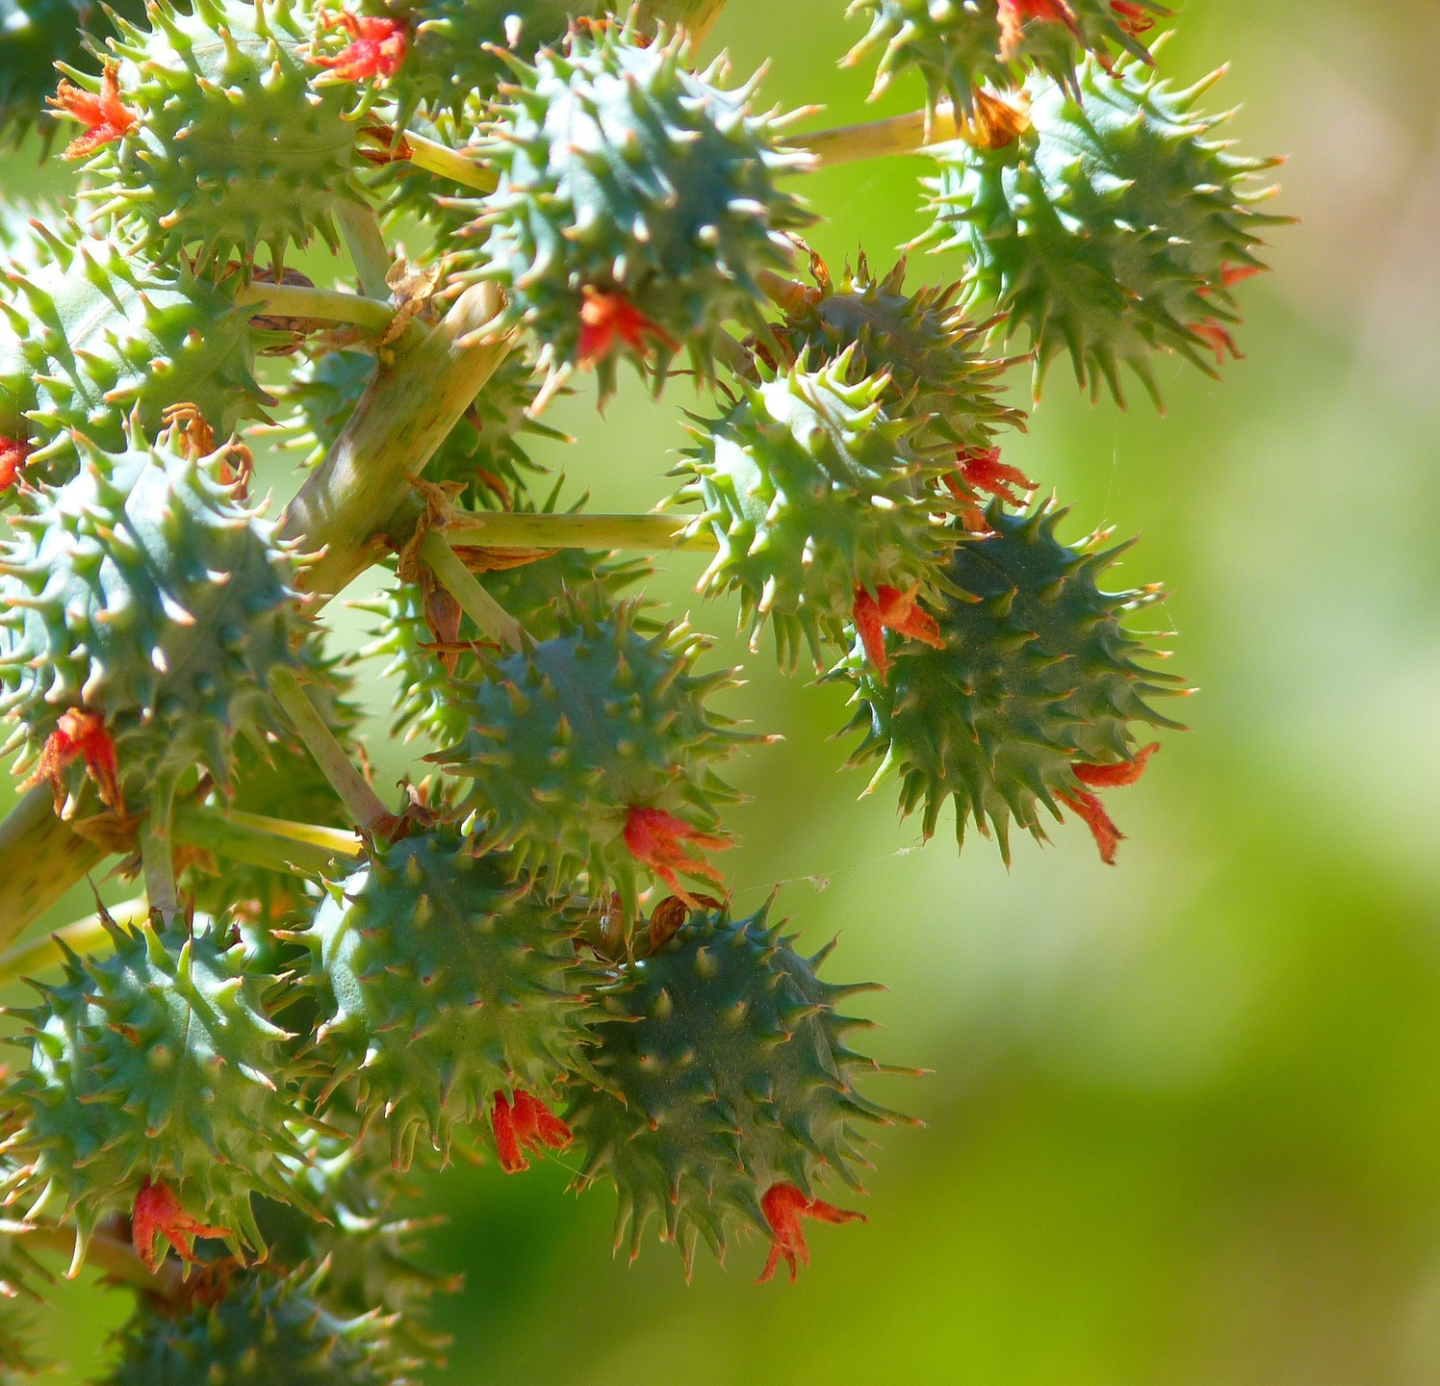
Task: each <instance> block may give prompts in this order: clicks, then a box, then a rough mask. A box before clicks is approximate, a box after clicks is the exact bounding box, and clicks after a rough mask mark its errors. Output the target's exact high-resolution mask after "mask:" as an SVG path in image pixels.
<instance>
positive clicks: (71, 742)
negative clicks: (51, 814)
mask: <svg viewBox="0 0 1440 1386" xmlns="http://www.w3.org/2000/svg"><path fill="white" fill-rule="evenodd" d="M78 758H83V759H84V761H85V769H86V770H87V771H88V772H89V775H90V778H91V779H93V780H94V781H95V783H96V785H97V786H98V788H99V790H100V798H101V799H102V800H103V801H104V802H105V803H106V804H107V805H108V806H109V807H110V808H112V809H114V810H115V811H116V812H117V813H120V812H123V806H122V801H121V798H120V766H119V760H118V758H117V756H116V753H115V742H114V740H113V739H112V738H111V736H110V733H109V732H108V731H106V730H105V723H104V722H103V721H102V720H101V719H100V718H99V717H97V716H96V715H95V714H94V713H93V712H84V711H81V710H80V709H79V708H71V709H70V710H69V711H68V712H64V713H62V714H61V716H60V722H59V725H58V726H57V727H56V728H55V730H54V731H53V732H51V733H50V736H49V737H48V738H47V740H46V742H45V746H44V749H43V750H42V751H41V752H40V763H39V765H37V766H36V767H35V773H34V774H33V775H32V776H31V777H30V778H29V779H28V780H26V782H25V785H24V786H23V787H24V788H29V787H30V786H31V785H34V784H39V783H40V781H41V780H44V781H45V782H46V783H47V784H49V786H50V790H51V792H52V793H53V794H54V795H55V812H56V813H59V812H60V810H61V808H62V807H63V806H64V803H65V781H64V778H63V772H64V770H65V767H66V766H67V765H69V764H71V762H73V761H74V760H76V759H78Z"/></svg>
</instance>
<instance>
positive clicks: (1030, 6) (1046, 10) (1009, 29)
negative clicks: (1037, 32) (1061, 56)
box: [999, 0, 1081, 62]
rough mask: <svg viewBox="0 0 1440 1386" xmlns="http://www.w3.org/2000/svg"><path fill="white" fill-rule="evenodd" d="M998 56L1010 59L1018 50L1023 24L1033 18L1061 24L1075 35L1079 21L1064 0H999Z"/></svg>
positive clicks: (1077, 34) (1078, 32) (1077, 31)
mask: <svg viewBox="0 0 1440 1386" xmlns="http://www.w3.org/2000/svg"><path fill="white" fill-rule="evenodd" d="M999 8H1000V56H1001V57H1002V58H1003V59H1004V60H1005V61H1006V62H1009V61H1010V59H1011V58H1013V57H1014V56H1015V54H1016V53H1017V52H1019V50H1020V44H1021V42H1022V40H1023V39H1024V37H1025V35H1024V33H1023V30H1024V28H1025V25H1026V24H1027V23H1028V22H1029V21H1030V20H1032V19H1038V20H1040V21H1041V22H1042V23H1049V24H1063V25H1064V26H1065V27H1066V28H1067V29H1069V30H1070V32H1071V33H1072V34H1074V35H1075V37H1076V38H1077V39H1078V38H1080V36H1081V35H1080V24H1079V21H1077V20H1076V18H1075V11H1074V10H1072V9H1071V8H1070V6H1069V5H1068V4H1066V3H1065V0H1000V7H999Z"/></svg>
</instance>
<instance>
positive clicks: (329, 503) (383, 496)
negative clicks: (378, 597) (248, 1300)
mask: <svg viewBox="0 0 1440 1386" xmlns="http://www.w3.org/2000/svg"><path fill="white" fill-rule="evenodd" d="M503 307H504V295H503V294H502V293H501V291H500V290H499V289H498V288H497V287H496V286H495V285H493V284H477V285H475V286H474V287H473V288H470V289H467V290H466V291H465V292H464V293H463V294H461V296H460V297H459V299H457V300H456V302H455V305H454V306H453V307H452V308H451V309H450V311H449V312H448V313H447V314H446V315H445V317H444V319H443V320H442V321H441V322H440V323H439V324H438V325H437V326H436V327H435V328H434V329H432V330H431V331H430V332H428V333H426V334H425V336H424V337H423V338H422V339H421V340H419V341H418V342H416V343H415V344H414V345H413V346H409V347H407V348H406V349H404V350H402V351H399V352H397V353H396V356H395V359H394V360H393V361H387V360H386V359H385V358H384V356H383V355H382V358H381V360H380V363H379V365H378V367H377V369H376V372H375V378H374V379H373V380H372V381H371V382H370V385H369V386H368V387H367V388H366V391H365V393H364V394H363V395H362V396H361V398H360V402H359V404H357V405H356V406H355V412H354V413H353V414H352V415H351V416H350V421H349V423H347V424H346V425H345V427H344V429H343V430H342V431H341V433H340V436H339V438H337V439H336V440H335V443H334V445H333V446H332V447H331V449H330V451H329V452H328V453H327V454H326V455H325V460H324V461H323V462H321V463H320V465H319V466H318V467H316V468H315V470H314V471H313V472H311V473H310V475H309V477H308V478H307V479H306V481H305V484H304V485H303V486H302V487H301V488H300V492H299V494H298V495H297V496H296V497H295V499H294V500H292V501H291V502H290V504H289V505H288V506H287V507H286V508H285V515H284V518H283V520H282V521H281V525H280V533H281V537H283V538H286V539H297V540H299V541H300V543H301V546H302V548H303V549H304V550H306V551H308V552H311V553H317V552H318V553H319V555H320V556H319V557H318V559H317V560H316V561H315V562H314V563H311V564H308V565H307V566H306V567H305V568H304V569H303V570H302V571H301V573H300V575H299V583H300V585H301V586H302V587H303V588H305V589H306V590H307V591H309V592H313V593H317V594H319V596H320V597H321V598H322V599H325V600H328V599H329V598H330V597H331V596H333V595H334V594H335V593H336V592H339V591H340V589H341V588H343V587H344V586H346V584H348V583H349V582H350V581H351V579H352V578H354V577H356V576H357V575H358V574H359V573H360V572H361V571H363V570H364V569H365V568H367V567H369V565H370V564H371V563H372V562H374V561H375V559H377V558H378V557H380V555H381V554H382V553H384V552H385V551H386V548H387V546H386V544H385V540H384V538H383V535H384V531H385V526H386V524H387V523H388V522H389V520H390V517H391V516H392V515H393V514H394V513H395V511H396V510H397V509H398V508H399V506H400V504H401V502H402V501H404V500H405V499H406V497H407V496H408V495H409V494H410V490H411V487H410V480H411V477H412V476H414V475H418V474H419V473H421V472H423V471H424V469H425V466H426V464H427V463H428V462H429V461H430V458H431V457H432V456H434V453H435V449H436V448H438V447H439V446H440V444H441V443H442V442H444V441H445V439H446V438H447V437H449V435H450V431H451V430H452V429H453V428H454V427H455V425H456V424H457V423H458V422H459V421H460V416H461V415H462V414H464V412H465V411H466V410H467V409H468V408H469V407H470V405H471V404H473V403H474V401H475V396H476V395H478V394H479V393H480V391H481V389H482V388H483V387H484V385H485V382H486V381H487V380H489V379H490V377H491V375H492V374H494V372H495V370H496V368H497V367H498V366H499V365H500V363H501V362H502V361H504V359H505V358H506V356H508V355H509V353H510V349H511V345H512V341H511V338H510V337H508V336H505V335H495V334H494V332H493V329H495V328H497V327H498V326H499V323H498V319H499V316H500V313H501V310H502V309H503Z"/></svg>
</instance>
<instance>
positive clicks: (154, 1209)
mask: <svg viewBox="0 0 1440 1386" xmlns="http://www.w3.org/2000/svg"><path fill="white" fill-rule="evenodd" d="M130 1235H131V1240H132V1241H133V1242H134V1243H135V1254H136V1255H137V1256H138V1257H139V1258H140V1260H141V1261H142V1262H143V1263H144V1265H145V1269H146V1270H148V1271H149V1272H150V1274H151V1275H154V1274H155V1272H156V1271H158V1270H159V1269H160V1266H161V1264H162V1263H163V1262H164V1260H165V1254H166V1250H165V1242H169V1244H170V1245H171V1246H173V1247H174V1248H175V1250H176V1251H177V1252H178V1253H179V1255H180V1257H181V1259H182V1260H185V1261H192V1262H193V1261H194V1259H195V1238H196V1237H228V1236H229V1235H230V1231H229V1229H228V1228H225V1227H207V1226H206V1225H205V1224H204V1223H203V1222H201V1221H200V1220H199V1219H198V1218H193V1217H191V1216H190V1214H189V1213H187V1212H186V1211H185V1210H184V1209H183V1208H182V1207H181V1206H180V1200H179V1199H178V1198H176V1197H175V1191H174V1189H172V1188H171V1187H170V1186H169V1185H168V1184H152V1183H151V1182H150V1181H149V1180H148V1179H147V1180H146V1181H145V1183H144V1184H143V1185H142V1186H141V1188H140V1192H139V1193H138V1194H136V1195H135V1212H134V1213H133V1215H132V1216H131V1219H130ZM161 1237H163V1238H164V1239H165V1242H161V1243H160V1244H159V1245H158V1246H157V1245H156V1241H157V1238H161Z"/></svg>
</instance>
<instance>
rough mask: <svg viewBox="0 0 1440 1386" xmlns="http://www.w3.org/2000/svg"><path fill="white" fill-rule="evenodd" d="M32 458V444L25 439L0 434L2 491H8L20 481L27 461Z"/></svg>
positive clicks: (0, 488)
mask: <svg viewBox="0 0 1440 1386" xmlns="http://www.w3.org/2000/svg"><path fill="white" fill-rule="evenodd" d="M29 456H30V443H29V441H28V440H27V439H25V438H6V437H5V436H4V435H3V434H0V491H8V490H9V489H10V488H11V487H12V486H13V485H14V484H15V483H16V482H17V481H19V480H20V473H21V472H22V471H23V470H24V469H25V459H26V458H27V457H29Z"/></svg>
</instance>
